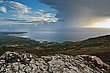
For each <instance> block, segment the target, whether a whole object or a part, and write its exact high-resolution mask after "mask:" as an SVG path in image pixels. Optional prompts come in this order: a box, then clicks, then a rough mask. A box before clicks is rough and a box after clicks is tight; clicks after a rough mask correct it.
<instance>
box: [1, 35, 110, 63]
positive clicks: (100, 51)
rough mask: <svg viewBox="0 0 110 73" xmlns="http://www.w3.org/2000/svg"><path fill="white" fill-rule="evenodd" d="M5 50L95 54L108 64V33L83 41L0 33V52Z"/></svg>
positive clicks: (40, 54)
mask: <svg viewBox="0 0 110 73" xmlns="http://www.w3.org/2000/svg"><path fill="white" fill-rule="evenodd" d="M6 51H12V52H13V51H20V52H26V53H31V54H36V55H38V56H42V55H54V54H66V55H73V56H75V55H83V54H88V55H96V56H98V57H100V58H101V59H102V60H103V61H104V62H106V63H108V64H110V35H105V36H100V37H95V38H89V39H86V40H83V41H77V42H73V41H65V42H62V43H59V42H48V41H44V42H39V41H35V40H32V39H30V38H21V37H14V36H6V35H0V54H1V55H2V54H3V53H5V52H6Z"/></svg>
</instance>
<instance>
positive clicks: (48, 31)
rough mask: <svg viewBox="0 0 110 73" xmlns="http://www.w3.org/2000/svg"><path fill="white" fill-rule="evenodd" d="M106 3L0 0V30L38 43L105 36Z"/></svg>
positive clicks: (109, 13)
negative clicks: (38, 41)
mask: <svg viewBox="0 0 110 73" xmlns="http://www.w3.org/2000/svg"><path fill="white" fill-rule="evenodd" d="M109 3H110V1H109V0H92V1H91V0H69V1H66V0H60V1H55V0H32V1H31V0H29V1H28V2H27V0H0V31H1V32H27V33H25V34H21V35H17V36H22V37H29V38H32V39H35V40H40V41H44V40H47V41H59V42H62V41H67V40H72V41H76V40H83V39H86V38H89V37H95V36H99V35H105V34H109V32H110V29H109V28H110V17H109V16H110V8H109V7H110V5H109Z"/></svg>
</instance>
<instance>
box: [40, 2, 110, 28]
mask: <svg viewBox="0 0 110 73" xmlns="http://www.w3.org/2000/svg"><path fill="white" fill-rule="evenodd" d="M40 1H41V2H42V3H45V4H47V5H50V6H51V7H52V8H55V9H57V10H58V11H59V13H58V14H57V17H58V18H60V19H64V20H65V22H66V21H67V22H71V25H72V26H84V25H89V22H92V21H94V19H97V18H103V17H108V16H110V4H109V3H110V0H69V1H67V0H58V1H56V0H40ZM68 26H69V25H68Z"/></svg>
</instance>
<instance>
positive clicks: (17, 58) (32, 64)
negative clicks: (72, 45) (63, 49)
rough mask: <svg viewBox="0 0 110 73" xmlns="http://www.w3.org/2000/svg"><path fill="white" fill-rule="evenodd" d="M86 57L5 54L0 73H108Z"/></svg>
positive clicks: (1, 58) (0, 58)
mask: <svg viewBox="0 0 110 73" xmlns="http://www.w3.org/2000/svg"><path fill="white" fill-rule="evenodd" d="M88 57H89V55H78V56H75V57H73V56H68V55H55V56H42V57H40V58H38V57H36V56H34V55H31V54H28V53H18V52H6V53H5V54H3V55H2V56H1V57H0V73H108V72H107V70H106V69H104V68H103V67H102V68H101V67H98V66H95V65H94V64H93V63H92V61H88V60H87V58H88ZM95 58H97V57H95ZM98 60H99V58H98ZM99 61H100V60H99ZM98 63H100V62H98ZM102 63H103V61H101V64H102ZM104 64H105V63H104Z"/></svg>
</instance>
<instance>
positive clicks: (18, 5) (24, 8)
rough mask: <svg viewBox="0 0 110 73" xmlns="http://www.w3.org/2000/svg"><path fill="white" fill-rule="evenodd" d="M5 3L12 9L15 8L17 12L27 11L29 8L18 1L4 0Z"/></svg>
mask: <svg viewBox="0 0 110 73" xmlns="http://www.w3.org/2000/svg"><path fill="white" fill-rule="evenodd" d="M5 4H6V5H9V6H10V7H11V8H12V9H14V10H16V11H17V12H18V13H27V12H29V10H30V8H29V7H27V6H26V5H24V4H21V3H19V2H13V1H6V2H5Z"/></svg>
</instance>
